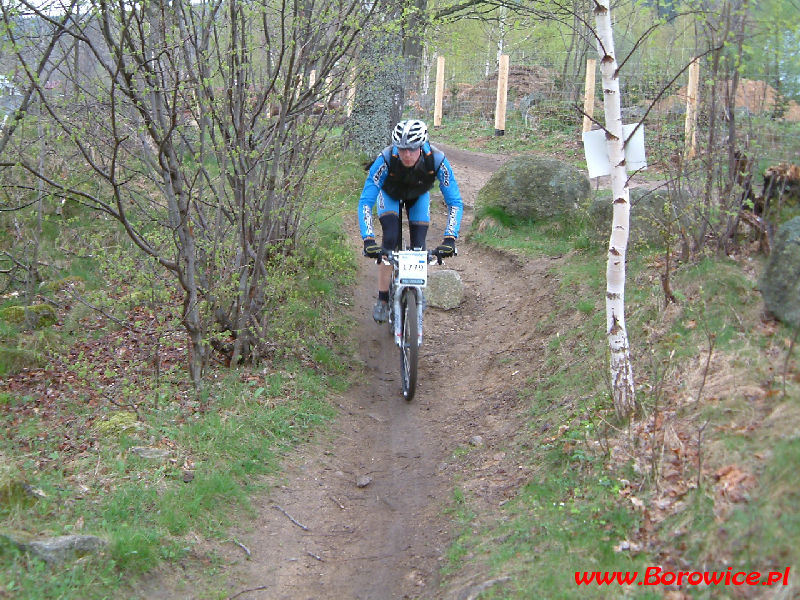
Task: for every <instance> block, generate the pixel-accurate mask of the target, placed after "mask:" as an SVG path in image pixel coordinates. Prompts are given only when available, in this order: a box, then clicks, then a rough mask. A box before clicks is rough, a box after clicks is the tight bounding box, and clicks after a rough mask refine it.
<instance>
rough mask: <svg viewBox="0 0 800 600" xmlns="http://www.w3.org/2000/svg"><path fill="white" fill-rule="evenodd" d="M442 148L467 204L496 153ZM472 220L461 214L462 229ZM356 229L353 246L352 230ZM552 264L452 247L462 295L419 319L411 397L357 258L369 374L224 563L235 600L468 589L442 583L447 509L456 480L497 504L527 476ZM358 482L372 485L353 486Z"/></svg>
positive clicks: (437, 217)
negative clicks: (513, 444) (528, 380)
mask: <svg viewBox="0 0 800 600" xmlns="http://www.w3.org/2000/svg"><path fill="white" fill-rule="evenodd" d="M446 152H447V155H448V158H449V160H450V161H451V163H452V164H453V167H454V170H455V173H456V176H457V178H458V181H459V185H460V187H461V190H462V195H463V196H464V199H465V203H466V204H467V205H468V207H471V206H472V205H473V203H474V200H475V195H476V194H477V191H478V190H479V189H480V187H481V186H482V185H483V184H484V183H485V182H486V180H487V179H488V178H489V176H490V174H491V172H492V171H493V170H494V169H496V168H497V167H498V166H499V165H500V164H501V163H502V161H503V158H502V157H492V156H482V155H475V154H472V153H466V152H460V151H458V150H456V149H453V148H446ZM432 212H433V213H434V214H433V223H432V226H431V228H430V232H429V245H430V244H436V243H438V241H439V236H440V235H441V231H442V230H443V224H444V210H443V208H442V207H441V206H433V207H432ZM471 220H472V210H471V208H468V209H467V210H466V211H465V217H464V222H463V226H462V234H463V233H465V232H467V231H468V230H469V226H470V223H471ZM351 233H352V234H353V236H354V243H355V241H357V230H356V224H355V222H353V223H352V232H351ZM551 264H552V261H550V260H548V259H542V260H536V261H529V262H524V263H523V262H518V261H515V260H513V259H511V258H509V257H506V256H504V255H500V254H498V253H494V252H491V251H487V250H485V249H482V248H479V247H477V246H474V245H472V244H469V243H466V242H462V243H460V244H459V256H458V257H457V258H454V259H452V260H450V261H448V263H447V268H452V269H455V270H457V271H459V272H460V274H461V277H462V279H463V281H464V283H465V284H466V298H465V301H464V303H463V305H462V306H461V307H459V308H458V309H455V310H452V311H441V310H436V309H429V310H428V311H427V312H426V315H425V334H426V337H425V342H424V344H423V346H422V348H421V351H420V372H419V384H418V390H417V396H416V398H415V399H414V401H413V402H411V403H406V402H405V401H404V400H403V399H402V395H401V393H400V382H399V379H398V378H399V374H398V370H399V355H398V352H397V349H396V348H395V347H394V346H393V344H392V340H391V338H390V336H389V333H388V329H387V328H386V327H385V326H381V327H379V326H377V325H376V324H375V323H374V322H373V321H372V317H371V307H372V304H373V302H374V298H375V273H374V266H373V265H372V264H370V261H367V260H366V259H364V261H363V262H362V269H361V273H360V278H359V280H360V285H359V286H358V289H357V290H356V293H355V303H356V306H355V307H354V310H355V314H356V315H357V316H358V332H357V335H358V336H359V339H360V340H361V343H360V351H359V354H360V356H359V358H360V359H361V360H362V361H363V364H364V377H363V378H362V381H361V383H359V384H357V385H356V386H354V387H353V388H352V389H351V390H350V391H349V392H348V393H347V394H346V395H345V396H343V397H341V398H339V399H338V400H337V403H338V405H339V407H340V409H341V416H340V418H339V419H337V422H336V424H335V426H334V428H333V431H331V433H330V435H329V436H327V437H326V438H325V440H323V441H322V442H321V443H320V444H314V445H310V446H309V447H308V448H306V449H304V450H303V451H301V453H300V454H299V455H293V458H292V460H291V461H290V463H289V464H287V465H286V470H285V472H284V475H283V476H282V480H281V482H279V483H278V485H277V486H276V487H275V488H274V489H273V490H272V492H271V493H270V495H269V497H267V498H264V500H263V502H262V503H261V504H260V506H258V514H257V517H256V519H255V522H254V523H253V528H252V531H248V532H247V533H242V534H240V536H239V537H238V538H237V539H238V540H239V541H240V542H241V543H242V544H243V545H245V546H246V547H247V548H248V549H249V550H250V553H251V559H250V560H244V559H243V555H244V553H243V552H239V549H238V548H233V550H232V551H231V553H230V555H229V556H227V557H226V558H228V559H230V560H231V561H232V564H231V565H230V568H229V569H227V572H228V576H229V577H230V595H231V596H233V595H234V594H238V593H240V592H243V591H244V590H251V591H247V592H244V593H241V595H239V596H237V597H238V598H243V599H247V600H255V599H259V600H278V599H286V600H289V599H291V600H300V599H302V600H311V599H320V600H321V599H337V600H338V599H370V600H390V599H398V598H442V597H445V596H452V597H453V598H457V597H459V595H460V593H459V589H460V590H461V591H462V592H463V590H464V589H465V588H466V589H468V588H469V586H470V585H471V584H472V583H471V582H470V581H462V582H459V583H457V584H456V588H457V589H456V588H454V589H453V590H450V591H447V590H443V589H441V588H440V582H439V575H438V572H439V568H440V566H441V564H442V562H443V560H444V556H445V552H446V549H447V546H448V544H449V542H450V534H451V531H450V524H449V521H448V518H447V517H446V515H444V514H443V512H442V511H443V509H444V508H445V507H446V506H447V505H448V503H449V502H450V501H451V500H452V489H453V485H454V479H457V480H458V482H459V485H460V486H461V487H462V488H467V489H469V490H470V491H471V492H472V493H474V494H475V495H477V496H478V497H482V498H484V499H485V501H486V502H491V503H495V504H497V503H498V502H500V501H501V500H502V499H504V498H505V496H506V494H510V493H511V490H513V489H514V488H515V487H516V485H518V484H519V482H520V481H521V479H522V478H523V477H524V473H522V472H521V471H520V470H519V467H517V466H516V465H515V464H513V463H511V462H510V461H511V460H512V457H511V456H510V454H509V453H507V452H506V450H505V444H506V443H507V440H508V439H509V437H510V434H511V433H512V432H513V431H514V430H515V429H516V428H518V427H520V426H522V423H523V421H522V419H519V418H517V415H518V413H519V412H520V411H522V410H524V407H522V406H519V405H518V400H517V397H518V396H517V391H516V390H517V389H518V387H519V385H520V384H521V382H522V381H523V380H524V377H526V376H527V375H528V374H529V373H530V368H531V363H532V362H535V360H536V359H535V357H536V356H537V355H538V354H540V353H539V352H538V348H539V347H540V345H541V344H542V343H543V342H542V340H540V339H539V338H537V335H539V334H535V333H534V326H535V324H536V323H537V321H539V320H540V319H541V318H542V317H543V316H544V315H545V314H546V313H547V311H548V306H549V300H548V298H549V295H548V292H547V290H548V288H549V287H550V285H552V284H551V283H550V279H549V278H548V274H547V268H548V266H550V265H551ZM434 268H435V267H434ZM475 436H480V438H481V439H480V440H478V439H474V438H475ZM471 441H472V443H473V444H477V447H476V448H475V451H474V452H471V453H470V462H469V464H470V467H469V470H467V471H465V466H464V464H463V461H459V462H458V463H456V462H455V461H453V458H452V457H453V452H454V451H455V450H456V449H457V448H459V447H465V446H468V445H469V444H470V443H471ZM359 478H368V479H369V483H368V484H367V485H366V486H364V487H359V486H358V485H357V481H358V480H359ZM361 483H364V481H362V482H361ZM301 526H302V527H301ZM476 577H480V573H476ZM459 586H460V587H459ZM255 588H260V589H255Z"/></svg>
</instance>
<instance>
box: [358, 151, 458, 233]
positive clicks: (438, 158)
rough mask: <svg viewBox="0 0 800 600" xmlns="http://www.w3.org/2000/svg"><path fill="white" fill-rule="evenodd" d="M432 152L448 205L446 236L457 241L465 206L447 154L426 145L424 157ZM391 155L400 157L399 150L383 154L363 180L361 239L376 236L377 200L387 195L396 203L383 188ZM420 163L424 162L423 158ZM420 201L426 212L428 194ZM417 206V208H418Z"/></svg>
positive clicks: (360, 221) (360, 208) (359, 219)
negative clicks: (374, 213)
mask: <svg viewBox="0 0 800 600" xmlns="http://www.w3.org/2000/svg"><path fill="white" fill-rule="evenodd" d="M430 151H433V161H434V172H435V174H436V179H437V180H438V181H439V189H440V190H441V192H442V195H443V196H444V201H445V203H446V204H447V225H446V227H445V230H444V236H445V237H447V236H452V237H455V238H457V237H458V233H459V230H460V229H461V216H462V215H463V212H464V203H463V202H462V200H461V192H460V190H459V189H458V182H457V181H456V178H455V176H454V175H453V169H452V167H451V166H450V163H449V162H448V160H447V157H446V156H445V155H444V153H443V152H441V151H440V150H438V149H437V148H436V147H434V146H430V145H429V144H428V143H427V142H426V143H425V144H424V145H423V146H422V152H423V154H425V153H426V152H430ZM392 154H394V155H397V148H396V147H393V146H392V147H389V148H387V149H386V150H384V151H383V152H381V154H379V155H378V157H377V158H376V159H375V162H373V163H372V166H371V167H370V169H369V173H368V175H367V178H366V181H364V189H363V190H362V191H361V198H360V200H359V202H358V223H359V227H360V229H361V237H362V239H364V238H368V237H375V230H374V228H373V226H372V210H373V208H374V207H375V203H376V202H377V200H378V197H379V196H380V195H385V196H386V199H387V200H391V201H392V202H397V199H395V198H391V197H390V196H389V195H388V194H386V192H385V191H384V190H383V189H382V188H383V184H384V183H385V182H386V179H387V178H388V176H389V165H390V162H391V155H392ZM420 160H424V157H423V158H421V159H420ZM420 202H422V203H424V204H425V208H426V212H427V204H428V203H429V202H430V196H429V194H428V192H425V193H424V194H422V195H421V196H420V197H419V199H418V200H417V201H416V203H420ZM416 203H415V206H414V208H417V206H416ZM420 208H421V207H420ZM379 209H380V207H379Z"/></svg>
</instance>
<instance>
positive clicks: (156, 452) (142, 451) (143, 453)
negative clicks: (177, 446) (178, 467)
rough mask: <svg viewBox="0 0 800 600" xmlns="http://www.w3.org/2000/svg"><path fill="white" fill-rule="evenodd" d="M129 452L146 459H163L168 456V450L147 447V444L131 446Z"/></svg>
mask: <svg viewBox="0 0 800 600" xmlns="http://www.w3.org/2000/svg"><path fill="white" fill-rule="evenodd" d="M131 452H133V453H134V454H135V455H136V456H139V457H140V458H146V459H148V460H164V459H166V458H168V457H169V450H162V449H161V448H149V447H147V446H134V447H133V448H131Z"/></svg>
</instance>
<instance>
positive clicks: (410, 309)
mask: <svg viewBox="0 0 800 600" xmlns="http://www.w3.org/2000/svg"><path fill="white" fill-rule="evenodd" d="M400 318H401V319H402V331H403V339H402V345H401V346H400V371H401V374H402V380H403V397H404V398H405V399H406V400H408V401H409V402H410V401H411V400H412V399H413V398H414V392H416V390H417V358H418V357H419V335H418V333H419V321H418V320H417V319H418V317H417V295H416V294H415V293H414V292H413V291H410V290H406V291H404V292H403V298H402V300H401V302H400Z"/></svg>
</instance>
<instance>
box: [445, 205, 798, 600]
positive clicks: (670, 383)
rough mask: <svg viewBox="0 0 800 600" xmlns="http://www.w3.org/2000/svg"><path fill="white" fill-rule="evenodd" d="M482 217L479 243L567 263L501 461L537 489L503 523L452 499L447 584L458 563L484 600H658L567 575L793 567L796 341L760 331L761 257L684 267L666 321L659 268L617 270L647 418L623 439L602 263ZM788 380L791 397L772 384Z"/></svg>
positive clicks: (544, 236)
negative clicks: (520, 420)
mask: <svg viewBox="0 0 800 600" xmlns="http://www.w3.org/2000/svg"><path fill="white" fill-rule="evenodd" d="M492 217H493V223H492V225H491V226H489V227H486V228H485V230H484V231H482V232H473V236H474V237H473V239H474V240H475V241H477V242H479V243H483V244H486V245H489V246H492V247H495V248H499V249H502V250H510V251H511V252H513V253H517V254H519V253H521V254H525V255H529V254H542V255H549V256H553V255H556V254H561V253H566V252H569V253H570V254H569V258H568V260H564V261H558V262H557V263H554V266H553V267H552V269H551V272H552V275H553V277H554V279H556V280H557V281H558V282H559V285H558V288H557V289H556V291H555V295H554V310H553V312H552V314H551V317H550V319H549V320H546V321H542V322H540V323H539V324H538V326H537V330H538V331H539V332H540V333H541V334H542V335H547V336H549V337H548V339H547V340H546V343H543V344H542V345H541V346H537V347H540V348H541V349H542V351H541V354H540V356H539V357H538V358H539V360H540V362H539V363H537V364H535V365H532V366H531V369H530V371H531V373H532V374H531V375H530V376H529V377H528V378H527V380H526V384H525V386H524V387H523V388H522V389H521V390H520V395H521V397H522V398H524V399H525V400H526V401H527V402H528V422H529V427H528V429H527V430H525V431H524V432H523V433H521V434H519V435H518V437H517V438H516V439H514V440H509V442H508V446H507V448H505V450H506V451H507V452H509V453H514V455H515V456H517V457H518V458H519V460H520V464H525V465H526V469H527V470H528V471H529V473H530V475H529V477H528V478H527V481H526V483H525V484H524V485H521V486H520V487H519V488H518V489H517V491H516V494H515V496H514V497H513V498H512V499H510V500H509V501H508V502H506V503H505V504H503V506H502V508H501V509H499V510H488V509H486V508H485V507H484V505H482V504H481V503H479V502H473V501H471V499H470V498H469V497H465V498H464V499H463V503H462V504H463V506H460V508H459V513H458V514H460V515H469V517H470V518H469V521H468V523H464V522H462V520H457V522H456V528H455V532H456V541H455V542H454V546H453V550H452V551H453V552H454V553H455V557H454V560H452V561H451V562H449V563H448V568H447V569H446V575H447V580H448V581H456V580H457V578H458V577H459V575H460V574H461V569H460V568H459V567H458V566H457V564H456V563H457V562H458V561H462V562H464V561H465V560H468V562H469V563H470V567H469V568H470V569H471V570H472V572H474V570H475V569H476V568H478V569H479V570H481V572H482V573H484V575H483V577H484V578H485V579H486V580H490V579H492V578H495V579H497V580H500V581H502V583H499V584H497V585H494V586H492V587H491V588H489V589H487V590H485V591H483V592H481V594H480V595H479V597H480V598H481V600H486V599H492V598H504V599H523V598H525V599H527V598H575V597H581V598H583V597H596V598H606V597H609V593H612V594H613V595H619V594H624V595H626V596H628V595H629V596H635V597H637V598H660V597H662V595H663V593H664V592H665V590H664V589H660V588H652V589H642V588H638V587H632V588H625V587H617V591H616V592H610V590H609V588H608V587H600V586H593V587H592V586H581V587H580V589H579V587H578V586H577V585H576V583H575V579H574V576H575V573H576V572H595V571H597V572H606V571H620V572H623V573H624V572H632V571H638V572H639V573H640V574H642V576H643V573H644V570H645V569H646V567H648V566H651V565H655V564H662V565H666V566H665V568H669V569H672V570H674V571H680V570H686V569H689V570H700V571H702V570H721V571H724V570H725V569H726V568H727V566H728V565H736V566H737V568H741V569H742V570H759V571H762V572H766V571H783V570H784V569H785V568H786V566H788V565H794V564H797V562H798V560H800V555H799V554H798V552H799V551H798V549H797V544H796V543H794V542H793V540H796V539H798V536H800V520H798V518H797V517H796V514H795V513H796V511H794V510H792V508H791V507H792V506H794V505H796V504H797V502H799V501H800V491H798V490H800V488H798V485H797V483H796V481H795V480H794V479H796V478H792V476H791V473H793V472H794V471H795V470H797V469H798V468H800V443H798V441H797V439H796V435H795V434H796V430H797V426H798V423H800V408H798V405H797V398H798V397H800V395H798V394H800V390H799V389H798V382H800V378H798V376H797V362H796V359H795V358H790V360H788V361H786V352H787V350H788V348H789V346H790V340H791V337H792V334H793V332H792V331H790V330H789V329H788V328H787V327H785V326H782V325H780V324H769V323H765V322H764V321H763V319H762V301H761V298H760V295H759V293H758V291H757V290H756V288H755V284H754V280H755V277H754V275H753V269H752V265H756V266H757V265H758V264H759V261H760V260H761V258H759V257H757V256H755V257H745V259H744V260H740V261H734V260H731V259H729V258H727V257H718V256H706V257H700V258H699V259H697V260H696V261H693V262H687V263H682V264H679V265H678V266H677V268H674V269H673V271H672V272H671V274H670V275H671V283H672V288H673V291H674V292H675V295H676V296H677V298H678V303H672V304H669V305H666V304H665V302H664V297H663V290H662V287H661V274H662V273H663V264H664V263H663V251H662V250H661V249H659V248H658V247H642V248H636V249H633V250H632V251H631V252H630V253H629V254H628V257H627V258H628V263H627V285H626V311H627V323H628V335H629V339H630V340H631V348H632V352H633V354H634V378H635V381H636V383H637V388H638V389H637V394H638V402H639V407H640V413H638V414H637V415H636V416H635V418H634V419H633V422H632V424H631V425H630V426H629V427H626V426H623V424H620V423H618V422H616V420H615V417H614V414H613V408H612V406H611V402H610V398H609V393H608V390H609V384H608V382H607V377H608V376H607V369H608V366H607V363H608V355H607V341H606V339H605V336H604V335H603V331H604V329H605V324H604V322H605V311H604V294H605V286H606V283H605V278H606V273H605V264H606V252H605V249H603V248H599V247H597V246H594V245H591V244H589V245H587V246H586V247H585V248H580V247H579V245H578V244H576V240H580V239H583V235H584V234H588V232H586V231H585V230H583V231H582V227H583V225H582V224H580V223H578V224H570V227H565V226H563V225H561V226H552V225H550V226H546V225H543V224H536V223H525V224H514V223H508V222H503V221H502V220H501V219H500V218H498V216H497V215H492ZM587 238H588V235H587ZM796 353H797V350H795V356H796ZM784 364H786V365H788V373H787V377H786V381H787V383H786V385H787V393H786V395H785V396H784V395H783V387H782V386H783V379H784V377H783V375H784V374H783V373H782V372H781V373H780V374H778V372H779V371H781V370H782V369H783V366H784ZM793 432H794V433H793ZM497 450H498V449H493V451H494V452H497ZM670 455H671V456H670ZM654 457H655V458H654ZM454 458H455V459H459V460H465V461H466V460H468V457H467V456H461V455H455V454H454ZM726 474H728V475H726ZM726 478H727V479H726ZM733 482H736V483H733ZM632 498H635V502H634V500H633V499H632ZM675 498H678V499H679V500H678V501H676V500H675ZM638 505H641V506H643V507H645V508H646V509H647V511H648V513H647V515H648V516H647V519H648V520H644V517H643V515H644V513H643V511H642V510H641V509H637V508H636V506H638ZM643 530H646V531H647V532H648V533H647V536H646V537H645V538H644V540H643V537H642V533H641V532H642V531H643ZM645 540H646V541H647V544H650V547H651V548H654V549H655V550H656V551H657V552H659V554H658V556H656V555H649V554H648V553H647V551H638V552H636V551H625V550H622V551H617V550H615V548H617V549H618V550H619V549H620V548H621V544H622V543H623V542H625V543H626V544H628V545H627V547H628V548H645V547H646V544H644V543H643V542H644V541H645ZM462 568H464V567H462ZM505 578H507V579H505ZM684 591H686V592H687V593H690V594H692V595H698V597H706V596H704V595H703V594H707V590H705V591H704V590H701V589H699V588H697V589H686V590H684Z"/></svg>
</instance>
